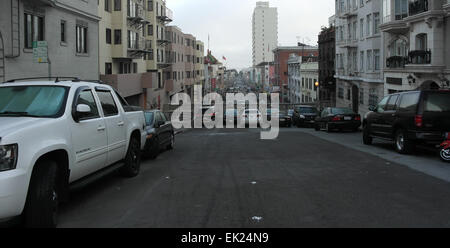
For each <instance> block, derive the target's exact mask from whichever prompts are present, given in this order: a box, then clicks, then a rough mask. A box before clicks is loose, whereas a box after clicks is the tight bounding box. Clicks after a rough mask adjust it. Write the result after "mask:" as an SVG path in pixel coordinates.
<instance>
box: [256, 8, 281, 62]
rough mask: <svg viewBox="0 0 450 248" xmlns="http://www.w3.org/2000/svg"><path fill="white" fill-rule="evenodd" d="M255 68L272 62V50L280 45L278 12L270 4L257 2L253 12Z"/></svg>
mask: <svg viewBox="0 0 450 248" xmlns="http://www.w3.org/2000/svg"><path fill="white" fill-rule="evenodd" d="M252 22H253V25H252V30H253V46H252V47H253V53H252V55H253V66H256V65H258V64H260V63H261V62H272V61H273V53H272V50H273V49H275V48H276V47H277V45H278V11H277V8H275V7H270V6H269V2H256V7H255V9H254V11H253V20H252Z"/></svg>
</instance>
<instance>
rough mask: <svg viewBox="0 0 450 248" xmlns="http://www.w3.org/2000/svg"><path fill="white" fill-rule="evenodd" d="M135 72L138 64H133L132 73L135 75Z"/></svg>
mask: <svg viewBox="0 0 450 248" xmlns="http://www.w3.org/2000/svg"><path fill="white" fill-rule="evenodd" d="M137 72H138V64H137V63H133V73H137Z"/></svg>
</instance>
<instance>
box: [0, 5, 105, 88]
mask: <svg viewBox="0 0 450 248" xmlns="http://www.w3.org/2000/svg"><path fill="white" fill-rule="evenodd" d="M99 20H100V18H99V17H98V13H97V1H96V0H86V1H70V0H8V1H6V0H2V1H0V81H5V80H11V79H15V78H26V77H47V76H49V75H51V76H73V77H78V78H82V79H98V75H99V67H98V35H97V33H98V26H99V23H98V22H99ZM38 42H39V46H41V47H44V48H42V50H41V52H42V54H40V55H39V56H35V55H38V54H33V48H34V47H37V46H38ZM45 47H46V49H47V53H45ZM74 65H77V66H74Z"/></svg>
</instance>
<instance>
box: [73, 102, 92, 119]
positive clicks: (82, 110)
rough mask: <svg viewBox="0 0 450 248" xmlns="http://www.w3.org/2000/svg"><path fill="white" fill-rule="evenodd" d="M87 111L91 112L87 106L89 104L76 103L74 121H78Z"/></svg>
mask: <svg viewBox="0 0 450 248" xmlns="http://www.w3.org/2000/svg"><path fill="white" fill-rule="evenodd" d="M89 113H91V107H89V105H86V104H78V105H77V108H76V111H75V116H74V119H75V121H76V122H79V121H80V119H81V118H83V117H84V116H85V115H87V114H89Z"/></svg>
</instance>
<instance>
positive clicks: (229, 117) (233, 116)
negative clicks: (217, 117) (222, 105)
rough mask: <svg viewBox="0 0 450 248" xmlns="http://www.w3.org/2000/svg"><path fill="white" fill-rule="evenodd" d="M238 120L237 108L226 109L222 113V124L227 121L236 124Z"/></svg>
mask: <svg viewBox="0 0 450 248" xmlns="http://www.w3.org/2000/svg"><path fill="white" fill-rule="evenodd" d="M237 121H238V110H237V109H226V110H225V111H224V115H223V124H226V123H228V122H230V123H233V124H237Z"/></svg>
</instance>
